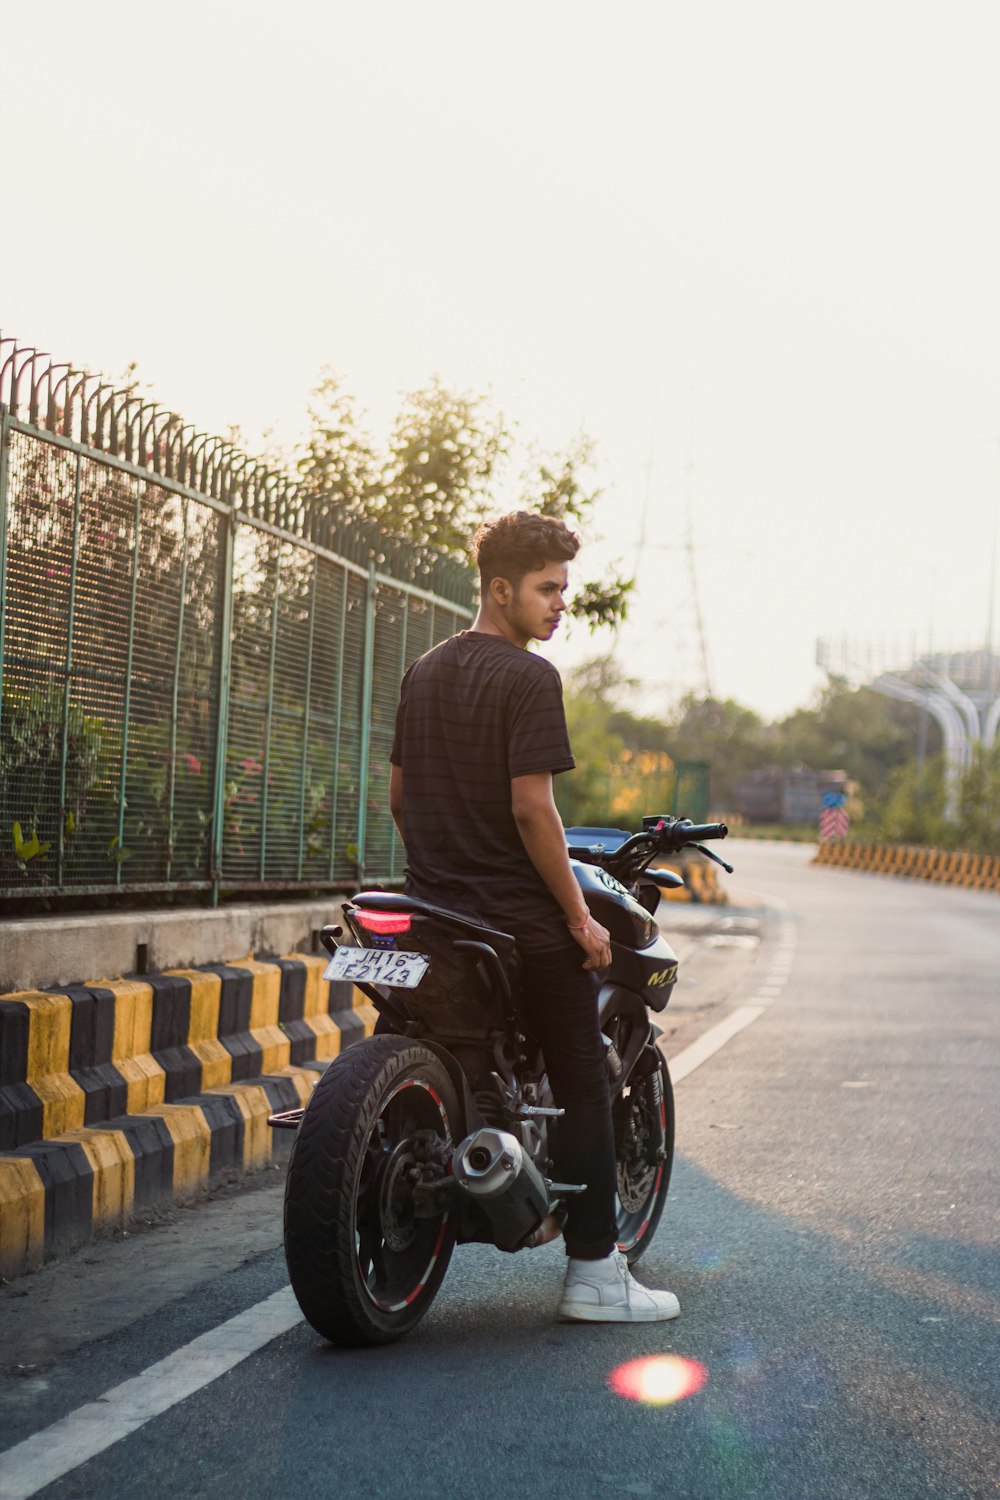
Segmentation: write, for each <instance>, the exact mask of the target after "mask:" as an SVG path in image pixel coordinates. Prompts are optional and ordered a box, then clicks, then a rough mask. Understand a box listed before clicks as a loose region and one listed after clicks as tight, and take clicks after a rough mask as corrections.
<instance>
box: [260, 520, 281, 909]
mask: <svg viewBox="0 0 1000 1500" xmlns="http://www.w3.org/2000/svg"><path fill="white" fill-rule="evenodd" d="M280 603H281V543H280V542H279V543H278V551H277V555H276V557H275V560H274V598H273V600H272V603H271V645H270V649H269V651H268V657H267V711H266V716H265V719H264V774H263V777H262V778H261V781H262V784H261V789H260V878H261V880H262V881H263V880H264V879H265V878H266V875H265V871H266V866H267V808H268V801H269V797H268V785H269V783H270V780H271V729H272V726H273V724H274V662H275V653H276V652H277V649H278V607H279V605H280Z"/></svg>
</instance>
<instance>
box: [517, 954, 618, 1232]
mask: <svg viewBox="0 0 1000 1500" xmlns="http://www.w3.org/2000/svg"><path fill="white" fill-rule="evenodd" d="M584 956H585V955H584V952H583V949H582V948H581V947H580V946H579V944H577V943H575V942H574V941H573V939H572V938H570V939H569V940H568V942H567V943H563V944H561V945H560V946H559V947H558V948H553V949H547V950H546V951H545V952H532V951H527V952H525V951H524V949H522V950H521V958H522V961H523V964H524V995H523V999H522V1002H521V1009H522V1013H523V1016H524V1020H525V1023H526V1024H527V1026H528V1028H529V1030H530V1031H531V1032H532V1034H533V1035H534V1036H535V1037H536V1038H537V1040H538V1041H539V1042H540V1043H541V1048H542V1051H543V1053H544V1054H545V1064H546V1068H547V1070H548V1075H549V1082H550V1083H551V1084H552V1093H553V1095H554V1097H555V1102H556V1104H557V1106H558V1107H559V1108H560V1109H564V1110H565V1111H566V1113H565V1115H564V1116H563V1117H562V1119H560V1120H554V1121H553V1122H552V1124H553V1126H554V1127H555V1128H554V1130H553V1133H552V1143H553V1152H552V1155H553V1159H554V1161H555V1168H556V1178H557V1180H558V1181H559V1182H585V1183H586V1184H587V1191H586V1192H585V1193H578V1194H574V1196H573V1197H571V1198H568V1199H567V1200H566V1202H567V1208H568V1211H569V1217H568V1219H567V1221H566V1230H565V1240H566V1253H567V1255H573V1256H576V1257H577V1258H578V1259H580V1260H600V1259H601V1258H602V1257H603V1256H605V1255H609V1254H610V1253H611V1251H612V1250H613V1249H614V1247H615V1241H616V1239H617V1224H616V1220H615V1141H614V1130H613V1128H612V1124H611V1095H610V1091H609V1086H608V1065H607V1061H606V1058H605V1051H604V1043H603V1042H602V1041H601V1028H600V1026H599V1024H598V1020H597V991H598V981H597V978H596V976H595V975H594V974H592V973H591V972H590V971H589V970H586V969H584V968H582V964H583V960H584Z"/></svg>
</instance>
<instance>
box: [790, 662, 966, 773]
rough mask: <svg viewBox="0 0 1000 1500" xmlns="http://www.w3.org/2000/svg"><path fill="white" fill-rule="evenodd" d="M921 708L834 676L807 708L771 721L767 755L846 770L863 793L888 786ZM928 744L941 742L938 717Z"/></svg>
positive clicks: (908, 749) (906, 753)
mask: <svg viewBox="0 0 1000 1500" xmlns="http://www.w3.org/2000/svg"><path fill="white" fill-rule="evenodd" d="M919 716H920V710H919V709H918V708H916V707H915V706H914V705H912V704H909V703H898V702H896V701H895V700H894V699H891V698H886V697H885V696H884V695H883V694H881V693H876V692H875V691H874V689H872V688H867V687H862V688H852V687H849V686H848V684H847V683H846V682H844V681H843V680H842V679H841V678H836V677H833V678H831V679H830V680H829V682H828V683H827V685H826V687H825V688H823V689H822V691H821V692H820V694H819V696H818V699H817V701H816V703H815V704H814V705H813V706H812V707H810V708H800V709H796V711H795V712H794V713H793V714H789V715H788V717H787V718H785V719H782V720H781V721H780V722H779V723H777V724H774V725H772V726H771V729H770V730H769V739H770V747H769V754H768V760H769V761H770V762H771V763H776V764H779V765H786V766H791V765H802V766H808V767H809V768H810V769H811V770H814V771H828V770H833V769H838V770H844V771H846V772H847V774H848V776H849V777H850V778H851V780H852V781H856V782H858V783H859V785H860V786H861V788H862V792H863V795H864V796H865V798H866V799H878V798H880V797H882V796H883V795H884V794H885V792H886V791H887V789H888V785H889V780H890V777H891V775H892V773H893V772H894V771H895V770H896V769H897V768H898V767H899V766H901V765H902V764H903V763H904V762H905V761H907V760H908V759H909V757H910V756H911V755H912V754H913V751H914V747H915V745H916V743H917V735H918V731H919ZM927 730H928V746H929V750H930V753H932V754H933V753H934V752H935V751H936V750H937V749H938V748H939V746H940V733H939V731H938V729H937V725H936V723H933V722H931V723H930V724H928V726H927Z"/></svg>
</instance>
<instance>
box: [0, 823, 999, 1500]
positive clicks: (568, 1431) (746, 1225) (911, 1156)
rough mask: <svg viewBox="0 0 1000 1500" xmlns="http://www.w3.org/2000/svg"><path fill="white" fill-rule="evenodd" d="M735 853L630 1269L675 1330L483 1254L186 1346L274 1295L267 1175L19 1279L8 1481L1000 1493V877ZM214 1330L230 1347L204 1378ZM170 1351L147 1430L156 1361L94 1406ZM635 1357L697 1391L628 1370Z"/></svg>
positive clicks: (703, 936)
mask: <svg viewBox="0 0 1000 1500" xmlns="http://www.w3.org/2000/svg"><path fill="white" fill-rule="evenodd" d="M728 851H729V853H730V857H731V858H732V860H733V863H735V864H736V865H737V875H736V877H734V881H733V884H734V885H736V884H737V882H738V886H739V887H740V888H741V889H744V890H750V891H754V892H756V893H758V895H759V898H760V901H761V902H762V903H763V906H764V907H765V908H766V910H765V909H762V910H758V911H756V912H754V911H752V910H750V909H749V903H748V901H746V900H745V899H741V902H740V909H739V910H735V911H730V912H728V913H727V912H722V913H718V912H716V913H708V912H706V911H705V909H701V910H692V909H689V908H678V909H676V911H671V910H668V911H667V913H666V914H665V919H664V925H665V927H666V928H667V930H669V929H670V926H671V924H672V923H673V924H674V925H676V926H677V927H678V928H679V929H681V931H680V933H679V937H678V949H679V952H680V956H681V958H682V964H683V967H682V980H683V981H685V982H682V984H681V985H680V986H679V987H678V990H677V992H676V994H675V998H674V1000H673V1001H672V1003H671V1007H670V1009H669V1011H668V1012H667V1018H669V1020H670V1023H671V1028H672V1029H670V1030H669V1035H668V1036H667V1038H666V1049H667V1051H668V1053H669V1054H670V1055H671V1056H672V1057H673V1058H675V1059H676V1060H677V1071H678V1073H679V1074H684V1075H685V1076H683V1077H682V1078H681V1081H680V1082H679V1083H678V1086H677V1111H678V1162H677V1165H676V1168H675V1179H674V1184H673V1186H672V1188H671V1194H670V1199H669V1202H668V1207H667V1212H666V1214H665V1216H664V1221H663V1223H662V1226H661V1228H660V1231H659V1234H658V1236H657V1240H656V1242H655V1244H654V1245H653V1247H652V1249H651V1250H650V1252H649V1253H648V1255H647V1256H646V1258H645V1259H644V1261H643V1262H642V1264H641V1273H642V1277H643V1278H644V1279H646V1280H648V1282H649V1283H650V1284H655V1285H666V1286H669V1287H671V1288H672V1289H673V1290H674V1291H676V1292H677V1294H678V1296H679V1297H680V1300H681V1306H682V1315H681V1318H680V1319H679V1320H678V1321H677V1322H676V1323H672V1324H663V1325H659V1326H656V1325H652V1326H645V1327H636V1328H621V1327H617V1328H616V1327H604V1328H602V1327H595V1326H587V1325H581V1326H569V1325H565V1324H560V1323H557V1322H556V1321H555V1319H554V1308H555V1304H556V1301H557V1299H558V1291H559V1286H560V1279H561V1270H562V1255H561V1253H560V1249H559V1247H558V1246H550V1247H547V1248H546V1249H545V1250H542V1251H536V1252H532V1253H525V1254H521V1255H516V1256H504V1255H501V1254H500V1253H499V1252H497V1251H492V1250H490V1249H488V1248H486V1247H478V1246H475V1247H466V1248H464V1249H462V1250H460V1251H459V1252H458V1253H457V1254H456V1256H455V1259H454V1260H453V1262H452V1265H451V1268H450V1270H449V1273H448V1276H447V1279H446V1281H445V1283H444V1287H443V1289H442V1291H441V1293H440V1295H439V1298H438V1300H437V1302H436V1303H435V1306H434V1308H433V1309H432V1311H431V1313H430V1315H429V1316H428V1317H427V1318H426V1319H425V1321H424V1322H423V1323H422V1324H421V1326H420V1327H419V1329H418V1330H417V1331H416V1332H415V1333H414V1334H413V1335H411V1336H410V1338H409V1339H407V1340H405V1341H403V1342H402V1343H399V1344H397V1345H394V1346H391V1347H390V1348H388V1349H384V1350H379V1351H369V1352H365V1353H343V1352H339V1351H336V1350H333V1349H331V1348H328V1347H327V1346H325V1345H324V1344H323V1343H322V1341H321V1340H319V1339H318V1338H317V1337H316V1336H315V1335H314V1334H313V1333H312V1332H311V1330H310V1329H309V1328H308V1326H307V1325H305V1324H303V1323H301V1322H299V1323H292V1322H291V1318H290V1317H289V1316H288V1315H287V1304H286V1302H283V1301H282V1299H281V1297H280V1296H279V1297H278V1299H277V1302H276V1303H273V1304H271V1306H272V1307H275V1308H277V1309H278V1312H279V1314H280V1315H281V1318H280V1319H279V1321H280V1320H281V1319H283V1321H284V1323H286V1324H290V1326H287V1328H286V1331H284V1332H280V1333H279V1334H278V1336H277V1337H274V1338H272V1339H271V1340H270V1341H267V1342H264V1341H263V1340H264V1339H266V1330H265V1332H264V1333H260V1331H259V1329H258V1332H257V1334H256V1338H257V1341H258V1342H259V1343H260V1347H259V1348H256V1351H255V1352H250V1353H249V1354H246V1357H242V1355H243V1353H244V1352H245V1350H244V1349H243V1346H242V1345H241V1344H240V1340H241V1339H243V1340H244V1341H245V1344H246V1348H251V1347H252V1346H253V1342H254V1340H253V1338H247V1336H246V1333H245V1327H244V1324H243V1323H237V1324H235V1325H228V1326H230V1328H231V1330H232V1331H231V1332H230V1333H229V1334H228V1335H224V1336H220V1335H218V1334H215V1335H211V1337H210V1338H209V1340H208V1343H207V1344H206V1343H205V1341H204V1340H202V1342H200V1343H197V1344H195V1345H194V1348H193V1349H192V1348H190V1347H189V1346H190V1345H191V1343H192V1341H194V1340H197V1339H199V1336H201V1335H210V1334H211V1331H212V1330H216V1329H218V1328H219V1326H220V1325H226V1324H227V1320H230V1319H233V1318H238V1317H239V1316H240V1315H241V1314H243V1313H244V1312H245V1310H246V1309H250V1308H257V1307H258V1306H259V1304H260V1303H261V1302H262V1301H263V1300H264V1299H266V1298H268V1297H271V1296H272V1294H275V1293H280V1291H281V1288H282V1287H284V1286H285V1284H286V1280H287V1278H286V1276H285V1271H284V1264H283V1259H282V1255H281V1251H280V1248H279V1244H278V1220H279V1217H280V1183H279V1181H278V1177H279V1175H280V1174H275V1180H274V1185H273V1186H271V1187H269V1188H266V1189H262V1190H261V1189H258V1190H257V1191H255V1192H253V1193H243V1194H241V1195H237V1196H234V1197H231V1198H223V1199H220V1200H218V1201H216V1202H214V1203H211V1204H209V1205H206V1206H204V1207H202V1208H199V1209H197V1210H195V1211H192V1212H188V1213H178V1214H175V1215H174V1216H173V1217H172V1219H171V1220H170V1221H167V1222H165V1223H163V1224H161V1225H160V1226H158V1227H156V1228H154V1229H151V1230H150V1231H149V1232H148V1233H145V1234H139V1235H137V1236H136V1235H133V1236H131V1237H130V1238H129V1239H128V1240H127V1241H122V1242H120V1243H118V1244H106V1245H104V1246H98V1247H95V1248H94V1249H93V1250H90V1251H85V1252H83V1253H82V1254H81V1255H79V1256H77V1257H74V1258H73V1259H72V1260H71V1261H69V1262H67V1263H66V1264H65V1265H62V1266H58V1267H54V1268H50V1269H47V1270H46V1271H44V1272H42V1273H40V1274H39V1275H37V1276H34V1277H28V1278H24V1279H23V1280H22V1281H20V1282H16V1283H14V1285H13V1286H12V1287H10V1288H8V1289H7V1291H6V1293H5V1296H4V1300H3V1303H2V1304H0V1347H2V1349H3V1353H2V1355H0V1363H2V1364H3V1366H4V1375H5V1379H4V1387H3V1400H2V1405H0V1423H2V1431H3V1437H2V1439H0V1444H2V1446H3V1448H5V1449H8V1450H9V1454H8V1458H7V1460H6V1463H5V1458H4V1456H3V1454H0V1500H2V1497H5V1496H12V1495H14V1494H27V1493H41V1494H44V1495H45V1496H47V1497H49V1496H51V1497H53V1500H54V1497H56V1496H58V1497H69V1496H80V1497H84V1496H86V1497H91V1496H98V1495H99V1496H101V1497H102V1500H119V1497H121V1500H125V1497H129V1500H131V1497H133V1496H134V1495H135V1494H136V1493H137V1492H142V1493H145V1494H147V1495H152V1496H161V1495H162V1496H167V1495H169V1496H178V1497H189V1496H190V1497H195V1496H197V1497H202V1496H203V1497H213V1500H214V1497H222V1496H227V1497H228V1496H233V1495H245V1494H253V1495H254V1496H256V1497H261V1500H272V1497H273V1500H285V1497H289V1500H291V1497H299V1496H302V1497H306V1496H313V1495H316V1496H319V1495H323V1496H326V1495H336V1496H338V1497H345V1500H353V1497H373V1500H374V1497H382V1496H389V1495H392V1496H398V1495H405V1496H407V1497H417V1500H424V1497H427V1500H430V1497H432V1496H433V1497H435V1500H441V1497H451V1496H456V1497H457V1496H462V1497H464V1496H472V1497H483V1500H493V1497H497V1500H499V1497H501V1496H502V1497H504V1500H508V1497H509V1496H510V1495H512V1494H514V1493H526V1494H530V1495H533V1496H539V1497H546V1500H547V1497H557V1496H558V1497H563V1496H565V1497H567V1500H568V1497H585V1500H590V1497H595V1500H598V1497H605V1496H612V1495H648V1496H664V1497H666V1496H669V1497H672V1500H730V1497H732V1500H736V1497H739V1500H749V1497H754V1500H756V1497H760V1500H786V1497H787V1500H814V1497H815V1500H875V1497H878V1500H882V1497H900V1500H925V1497H927V1500H959V1497H961V1500H967V1497H975V1500H978V1497H985V1496H993V1495H1000V1427H998V1423H997V1412H998V1410H1000V1358H998V1348H1000V1342H998V1323H1000V1256H998V1221H1000V1209H998V1203H1000V1194H998V1189H997V1173H996V1157H997V1148H996V1136H997V1130H996V1125H997V1118H998V1109H997V1098H998V1054H1000V1049H998V1045H997V1035H998V1021H997V1012H998V1005H1000V897H997V896H996V895H995V894H992V893H985V892H984V893H980V892H974V891H962V890H952V889H947V888H936V887H930V886H925V885H923V884H919V883H916V882H913V883H911V882H905V881H895V880H891V879H886V878H883V877H878V876H868V875H860V874H855V873H853V872H848V871H842V870H836V869H826V868H824V869H818V868H815V867H812V866H810V865H809V863H808V858H809V853H810V851H809V850H807V849H805V848H803V847H795V846H786V845H776V844H773V845H767V844H752V843H746V842H744V843H740V842H736V841H730V844H729V846H728ZM705 922H708V923H709V926H707V927H705V926H704V925H703V924H704V923H705ZM758 938H759V939H760V941H759V942H758V941H756V939H758ZM727 1037H728V1040H727V1039H726V1038H727ZM723 1041H724V1045H721V1044H720V1043H721V1042H723ZM717 1044H719V1045H717ZM713 1046H715V1047H716V1050H712V1048H713ZM282 1309H284V1312H282ZM259 1317H260V1315H259V1314H257V1313H255V1314H252V1315H251V1321H252V1320H253V1318H257V1319H258V1320H259ZM226 1337H228V1344H227V1345H226V1347H227V1348H228V1350H229V1353H228V1355H226V1358H227V1359H228V1360H229V1363H230V1366H231V1367H230V1368H228V1370H227V1371H226V1373H222V1374H219V1375H218V1377H217V1378H215V1379H211V1380H208V1382H207V1383H205V1384H203V1385H202V1386H201V1388H200V1389H198V1390H196V1391H195V1393H194V1394H187V1395H186V1392H187V1391H188V1390H190V1388H191V1385H192V1384H193V1383H195V1382H196V1381H197V1380H199V1379H204V1378H205V1377H206V1372H207V1373H208V1374H211V1373H212V1371H211V1369H210V1368H209V1366H208V1365H207V1364H206V1360H207V1359H209V1355H208V1354H206V1352H205V1350H206V1349H207V1348H208V1345H209V1344H210V1345H211V1346H212V1348H213V1349H214V1348H215V1347H216V1344H217V1343H218V1341H219V1340H220V1338H223V1341H224V1339H225V1338H226ZM213 1340H214V1341H215V1342H213ZM181 1348H183V1349H184V1353H183V1354H182V1355H181V1357H180V1358H179V1359H178V1360H176V1361H174V1362H173V1364H172V1365H170V1364H168V1366H167V1367H166V1369H167V1374H166V1375H163V1374H162V1373H161V1379H160V1389H161V1391H162V1389H165V1388H166V1387H164V1384H163V1382H164V1380H166V1383H167V1386H169V1389H170V1391H171V1392H172V1396H170V1395H168V1397H166V1398H164V1399H166V1400H171V1399H172V1400H173V1404H170V1405H168V1406H167V1409H165V1410H162V1411H161V1414H159V1415H155V1416H152V1417H151V1418H150V1419H149V1420H143V1418H144V1417H145V1416H146V1414H147V1413H148V1411H149V1410H154V1409H155V1407H151V1406H150V1405H149V1395H148V1387H149V1380H150V1377H146V1378H145V1381H143V1380H138V1381H136V1382H134V1384H132V1385H127V1386H126V1387H125V1390H124V1392H123V1393H122V1394H121V1395H120V1396H119V1397H118V1398H115V1399H110V1400H106V1399H102V1398H104V1397H106V1395H107V1393H108V1392H109V1391H111V1390H112V1389H113V1388H115V1387H118V1386H120V1385H121V1383H122V1382H126V1381H129V1380H131V1378H132V1377H138V1376H142V1375H143V1372H145V1371H147V1370H149V1368H150V1367H151V1366H152V1365H154V1363H155V1362H157V1361H161V1360H163V1359H165V1358H168V1357H169V1356H170V1355H171V1354H172V1353H173V1351H176V1350H178V1349H181ZM234 1351H235V1352H234ZM644 1356H672V1357H674V1359H675V1360H680V1361H684V1362H685V1363H684V1364H683V1365H682V1366H680V1367H679V1368H680V1369H681V1370H682V1373H684V1372H686V1373H687V1375H688V1376H689V1377H690V1380H689V1387H694V1386H695V1385H697V1384H698V1382H699V1381H700V1382H701V1384H700V1388H699V1389H697V1390H692V1393H691V1394H688V1395H687V1396H680V1397H678V1399H675V1400H672V1401H670V1402H668V1403H666V1404H659V1405H653V1404H648V1403H643V1402H641V1401H635V1400H632V1399H628V1398H625V1397H623V1396H621V1395H618V1394H616V1393H615V1392H614V1391H613V1390H612V1389H610V1388H609V1385H608V1379H609V1376H610V1375H611V1373H612V1372H613V1371H614V1370H615V1369H616V1368H618V1367H619V1366H621V1365H622V1364H623V1362H627V1361H631V1360H633V1359H636V1358H639V1357H644ZM212 1357H215V1356H212ZM224 1363H225V1359H224V1360H223V1364H224ZM220 1367H221V1366H220ZM673 1368H674V1370H676V1369H677V1368H678V1366H676V1365H675V1366H674V1367H673ZM199 1372H200V1373H199ZM171 1382H172V1384H171ZM185 1395H186V1399H184V1397H185ZM144 1401H145V1402H146V1405H145V1406H144V1405H143V1402H144ZM88 1404H91V1405H90V1406H89V1408H88V1410H89V1413H90V1414H89V1415H88V1414H87V1413H86V1412H85V1413H84V1416H83V1417H78V1418H76V1419H75V1420H74V1423H72V1424H71V1425H70V1426H69V1427H68V1428H59V1427H53V1429H52V1431H51V1432H49V1431H48V1430H47V1429H48V1428H49V1424H54V1423H57V1422H59V1419H61V1418H65V1417H67V1416H68V1415H69V1414H72V1413H74V1412H78V1411H79V1409H80V1408H81V1407H85V1406H87V1405H88ZM114 1420H118V1421H121V1422H122V1424H123V1430H125V1429H129V1428H132V1429H134V1430H131V1431H130V1432H129V1435H126V1436H123V1437H122V1438H121V1439H120V1440H119V1441H116V1442H114V1443H113V1444H112V1445H111V1446H110V1447H108V1448H107V1449H106V1450H105V1451H103V1452H101V1453H99V1454H98V1455H97V1456H96V1457H93V1458H91V1459H89V1460H88V1461H86V1462H84V1463H82V1464H77V1466H76V1467H70V1468H68V1470H67V1471H66V1472H65V1473H64V1475H63V1477H62V1478H59V1479H57V1480H55V1482H53V1483H51V1484H49V1485H48V1486H47V1487H44V1488H42V1489H37V1488H36V1489H34V1490H32V1489H31V1488H30V1487H29V1488H25V1483H28V1484H29V1486H30V1484H31V1483H34V1481H33V1480H30V1479H29V1480H28V1481H26V1482H22V1481H21V1480H18V1475H23V1474H25V1473H29V1474H30V1473H33V1474H34V1475H35V1479H36V1480H37V1479H40V1478H43V1477H44V1471H43V1470H42V1469H41V1468H40V1467H38V1462H39V1460H38V1458H37V1454H36V1459H35V1464H36V1466H35V1468H34V1469H33V1470H31V1469H30V1467H29V1469H23V1468H22V1467H21V1466H20V1464H19V1463H17V1464H16V1463H15V1460H19V1458H20V1457H23V1456H24V1453H25V1450H24V1449H20V1450H19V1449H16V1448H12V1446H11V1445H14V1444H17V1443H19V1442H20V1441H21V1440H22V1439H25V1438H28V1437H29V1436H30V1435H31V1434H34V1433H39V1432H43V1431H44V1432H45V1436H44V1438H43V1440H42V1441H41V1442H39V1444H38V1445H37V1450H38V1453H39V1454H42V1455H44V1454H49V1455H51V1454H53V1453H62V1454H63V1455H68V1457H65V1456H64V1458H63V1460H62V1462H63V1464H64V1466H65V1464H66V1463H71V1462H72V1459H73V1457H74V1455H75V1456H79V1455H80V1454H81V1453H82V1451H83V1450H82V1448H80V1447H79V1444H80V1443H81V1442H82V1441H83V1438H82V1437H81V1434H85V1433H86V1432H87V1431H89V1430H93V1424H95V1423H96V1424H98V1425H100V1424H101V1423H102V1422H105V1423H106V1422H107V1421H114ZM88 1424H90V1425H89V1426H88ZM74 1443H76V1444H77V1445H78V1446H77V1447H76V1448H75V1449H74V1447H73V1444H74ZM15 1480H18V1483H19V1484H20V1488H18V1487H16V1485H15Z"/></svg>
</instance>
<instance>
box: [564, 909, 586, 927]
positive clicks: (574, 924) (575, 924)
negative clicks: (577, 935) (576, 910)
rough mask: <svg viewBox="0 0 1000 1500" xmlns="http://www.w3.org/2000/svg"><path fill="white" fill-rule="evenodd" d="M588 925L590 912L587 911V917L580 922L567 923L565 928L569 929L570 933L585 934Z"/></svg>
mask: <svg viewBox="0 0 1000 1500" xmlns="http://www.w3.org/2000/svg"><path fill="white" fill-rule="evenodd" d="M589 925H590V912H589V911H588V913H587V915H586V916H585V917H584V919H583V921H582V922H567V923H566V926H567V927H568V928H569V930H570V932H586V930H587V928H588V926H589Z"/></svg>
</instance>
